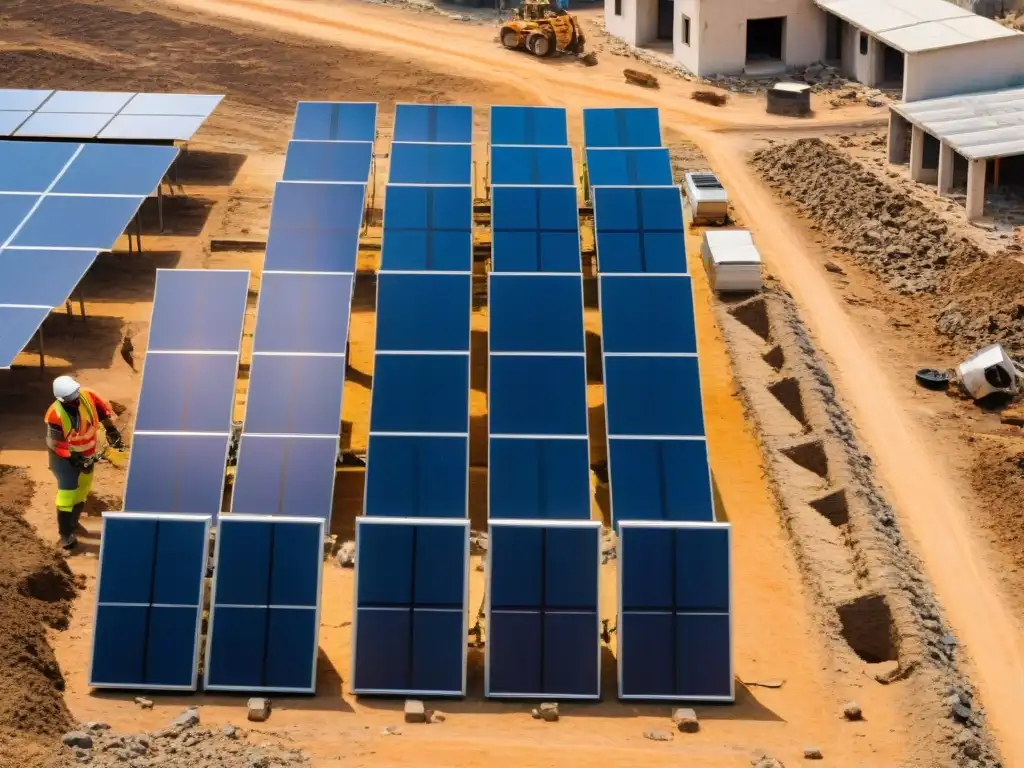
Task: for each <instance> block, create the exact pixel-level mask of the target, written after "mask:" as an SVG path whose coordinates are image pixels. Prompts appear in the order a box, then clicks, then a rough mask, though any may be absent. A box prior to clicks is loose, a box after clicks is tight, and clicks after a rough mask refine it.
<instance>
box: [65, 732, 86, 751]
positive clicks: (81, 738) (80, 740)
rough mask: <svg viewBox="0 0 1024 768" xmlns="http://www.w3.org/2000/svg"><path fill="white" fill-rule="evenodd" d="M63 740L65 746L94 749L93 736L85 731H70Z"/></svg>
mask: <svg viewBox="0 0 1024 768" xmlns="http://www.w3.org/2000/svg"><path fill="white" fill-rule="evenodd" d="M61 741H62V742H64V746H65V747H79V748H80V749H92V736H90V735H89V734H88V733H86V732H85V731H68V732H67V733H65V734H64V737H63V738H62V739H61Z"/></svg>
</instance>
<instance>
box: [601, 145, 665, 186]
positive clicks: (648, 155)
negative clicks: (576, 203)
mask: <svg viewBox="0 0 1024 768" xmlns="http://www.w3.org/2000/svg"><path fill="white" fill-rule="evenodd" d="M587 178H588V180H589V181H590V185H591V186H592V187H600V186H643V185H646V186H656V185H660V184H666V185H671V184H672V163H671V161H670V160H669V155H668V150H667V149H661V148H658V149H588V150H587Z"/></svg>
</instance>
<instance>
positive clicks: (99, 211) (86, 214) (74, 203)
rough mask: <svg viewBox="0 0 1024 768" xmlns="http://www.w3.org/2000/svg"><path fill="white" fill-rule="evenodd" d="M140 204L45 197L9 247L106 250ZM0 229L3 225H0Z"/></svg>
mask: <svg viewBox="0 0 1024 768" xmlns="http://www.w3.org/2000/svg"><path fill="white" fill-rule="evenodd" d="M140 205H142V198H141V197H54V196H49V195H48V196H46V197H44V198H43V200H42V202H40V203H39V207H38V208H36V209H35V211H34V212H33V213H32V215H31V216H29V217H28V220H27V221H26V222H25V225H24V226H23V227H22V228H21V230H20V231H19V232H18V235H17V237H15V238H14V239H13V240H12V241H11V243H10V244H11V245H17V246H35V247H38V248H95V249H96V250H98V251H109V250H111V249H112V248H113V247H114V244H115V243H116V242H117V239H118V238H119V237H120V236H121V235H122V233H123V232H124V230H125V227H127V226H128V224H129V222H131V220H132V218H133V217H134V216H135V212H136V211H138V210H139V206H140ZM0 226H2V222H0Z"/></svg>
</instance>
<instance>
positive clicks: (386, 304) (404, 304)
mask: <svg viewBox="0 0 1024 768" xmlns="http://www.w3.org/2000/svg"><path fill="white" fill-rule="evenodd" d="M472 282H473V278H472V275H468V274H467V275H423V274H418V275H407V274H397V275H396V274H388V273H386V272H385V273H382V274H380V275H379V276H378V277H377V350H397V351H416V352H421V351H430V350H435V351H438V350H444V351H459V350H462V351H465V352H468V351H469V319H470V313H471V301H472V298H471V292H472Z"/></svg>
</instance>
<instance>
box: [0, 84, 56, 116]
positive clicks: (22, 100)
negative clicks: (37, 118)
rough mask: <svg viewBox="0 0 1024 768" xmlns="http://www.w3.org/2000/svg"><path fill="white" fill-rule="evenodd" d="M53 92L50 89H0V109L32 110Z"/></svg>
mask: <svg viewBox="0 0 1024 768" xmlns="http://www.w3.org/2000/svg"><path fill="white" fill-rule="evenodd" d="M51 93H53V91H50V90H36V91H26V90H17V89H12V88H2V89H0V110H5V111H6V110H28V111H31V110H34V109H38V108H39V107H40V105H41V104H42V103H43V102H44V101H46V99H47V97H48V96H49V95H50V94H51Z"/></svg>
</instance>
